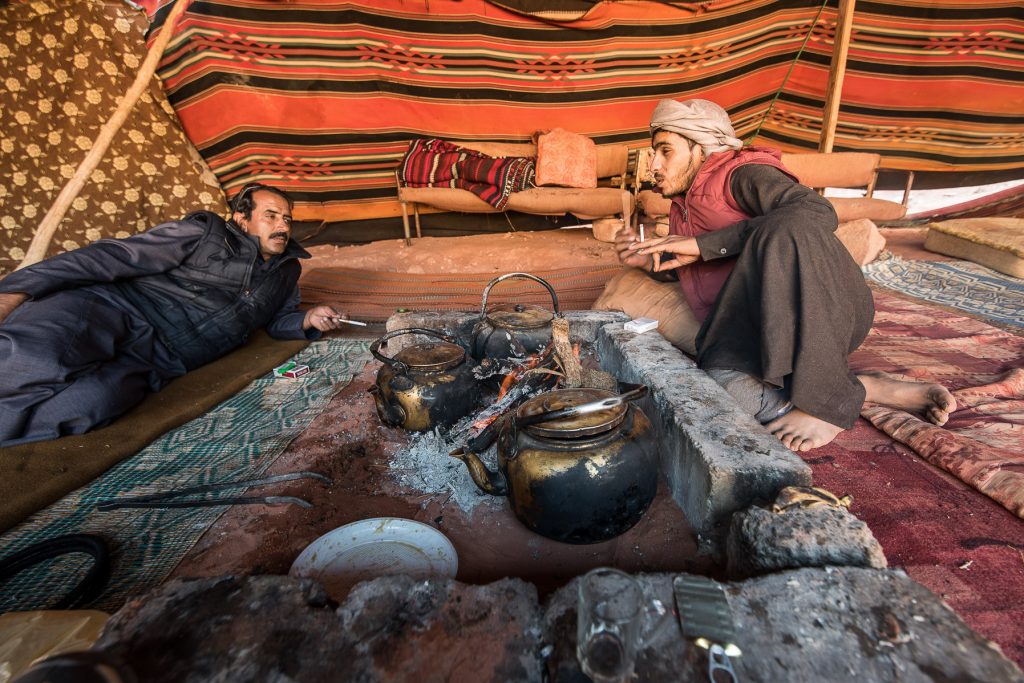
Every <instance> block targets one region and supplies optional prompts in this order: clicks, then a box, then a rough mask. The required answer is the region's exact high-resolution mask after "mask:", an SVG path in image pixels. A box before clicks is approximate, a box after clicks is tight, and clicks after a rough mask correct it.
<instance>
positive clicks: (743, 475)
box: [597, 323, 811, 552]
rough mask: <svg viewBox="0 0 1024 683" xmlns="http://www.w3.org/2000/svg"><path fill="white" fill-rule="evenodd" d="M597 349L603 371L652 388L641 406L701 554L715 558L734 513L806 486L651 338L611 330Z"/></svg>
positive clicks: (764, 440) (779, 451)
mask: <svg viewBox="0 0 1024 683" xmlns="http://www.w3.org/2000/svg"><path fill="white" fill-rule="evenodd" d="M597 346H598V356H599V357H600V359H601V364H602V366H604V369H605V370H608V371H609V372H614V374H616V375H617V376H618V377H619V379H620V380H622V381H625V382H636V383H642V384H646V385H647V386H648V387H650V389H651V392H650V394H649V395H648V396H647V398H646V399H644V401H642V402H641V403H640V406H641V407H642V408H643V410H644V412H645V413H646V414H647V416H648V417H649V418H650V419H651V421H652V423H653V424H654V428H655V430H656V432H657V435H658V440H659V442H660V443H661V447H662V450H661V456H660V457H661V470H662V472H663V473H664V474H665V476H666V478H667V479H668V482H669V486H670V487H671V489H672V497H673V499H674V500H675V501H676V503H677V504H678V505H679V506H680V507H681V508H682V509H683V511H684V512H685V514H686V517H687V519H688V520H689V522H690V524H691V525H692V526H693V528H694V529H695V530H696V531H697V533H698V535H699V537H698V540H699V542H700V544H701V546H702V547H704V548H705V549H707V550H709V551H713V552H718V551H721V549H722V545H723V543H724V540H725V534H726V533H727V530H728V525H729V518H730V516H731V515H732V514H733V513H734V512H736V511H739V510H742V509H744V508H746V507H748V506H750V505H751V504H753V503H759V502H768V501H771V500H774V499H775V496H776V494H777V493H778V492H779V490H780V489H781V488H783V487H785V486H806V485H809V484H810V483H811V468H810V466H808V465H807V464H806V463H805V462H804V461H803V460H801V459H800V457H799V456H797V455H796V454H795V453H793V452H792V451H790V450H789V449H787V448H785V447H784V446H783V445H782V443H781V442H780V441H779V440H778V439H777V438H775V437H774V436H772V435H771V434H769V433H768V431H767V430H765V429H764V427H762V426H761V425H760V424H758V423H757V421H756V420H754V418H752V417H751V416H750V415H747V414H746V413H744V412H743V411H742V410H740V409H739V407H738V406H737V405H736V403H735V401H734V400H733V398H732V397H731V396H729V394H728V393H726V391H725V390H724V389H722V388H721V387H720V386H719V385H718V384H717V383H716V382H715V381H714V380H713V379H711V378H710V377H709V376H708V375H707V373H705V372H704V371H703V370H700V369H699V368H697V365H696V363H694V362H693V361H692V360H691V359H690V358H689V357H687V356H686V355H684V354H683V353H682V352H680V351H679V350H678V349H676V348H675V347H674V346H672V345H671V344H670V343H669V342H668V341H666V340H665V338H664V337H662V336H661V335H660V334H658V333H657V332H644V333H641V334H637V333H634V332H627V331H626V330H625V329H623V325H622V323H609V324H607V325H604V326H603V327H602V328H601V332H600V334H599V336H598V344H597Z"/></svg>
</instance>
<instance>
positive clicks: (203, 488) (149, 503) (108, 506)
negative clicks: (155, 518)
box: [96, 471, 333, 511]
mask: <svg viewBox="0 0 1024 683" xmlns="http://www.w3.org/2000/svg"><path fill="white" fill-rule="evenodd" d="M296 479H316V480H317V481H320V482H323V483H324V484H327V485H328V486H329V485H331V484H332V483H333V482H332V481H331V479H330V478H329V477H325V476H324V475H322V474H318V473H316V472H306V471H303V472H288V473H286V474H275V475H272V476H269V477H262V478H259V479H241V480H239V481H222V482H218V483H216V484H201V485H199V486H189V487H187V488H183V489H172V490H170V491H161V492H159V493H148V494H144V495H141V496H128V497H124V498H109V499H106V500H100V501H97V503H96V509H97V510H101V511H105V510H117V509H118V508H124V507H188V506H196V505H200V506H201V505H223V504H225V503H224V502H222V501H228V502H230V501H239V500H242V499H239V498H221V499H217V500H214V499H207V500H210V501H211V502H210V503H201V502H197V501H194V500H192V501H179V502H178V503H176V504H174V505H167V504H163V505H157V504H156V503H159V502H161V501H167V500H170V499H174V498H181V497H183V496H189V495H194V494H196V493H207V492H210V491H221V490H223V489H233V488H251V487H254V486H266V485H267V484H277V483H280V482H282V481H294V480H296ZM244 500H245V502H249V501H250V500H264V498H259V499H256V498H252V499H244ZM295 500H301V501H302V503H306V501H304V500H302V499H301V498H296V499H295ZM289 502H294V501H289ZM181 503H187V505H183V504H181ZM306 505H308V503H307V504H306ZM304 507H305V506H304Z"/></svg>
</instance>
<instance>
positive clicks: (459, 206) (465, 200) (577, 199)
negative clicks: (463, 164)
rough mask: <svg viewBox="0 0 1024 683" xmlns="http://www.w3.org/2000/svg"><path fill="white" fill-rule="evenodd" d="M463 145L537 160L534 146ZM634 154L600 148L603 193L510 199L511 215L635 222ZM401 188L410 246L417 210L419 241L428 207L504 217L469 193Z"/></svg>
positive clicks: (536, 193)
mask: <svg viewBox="0 0 1024 683" xmlns="http://www.w3.org/2000/svg"><path fill="white" fill-rule="evenodd" d="M459 145H461V146H462V147H466V148H468V149H473V150H476V151H478V152H482V153H484V154H487V155H488V156H493V157H511V156H515V157H536V156H537V146H536V145H534V144H529V143H524V144H511V143H491V142H477V143H463V142H460V143H459ZM628 160H629V149H628V148H627V147H626V146H625V145H598V146H597V178H598V184H599V185H604V186H602V187H596V188H589V189H580V188H574V187H534V188H530V189H529V190H524V191H522V192H513V193H512V194H511V195H509V200H508V204H507V205H506V207H505V210H506V211H520V212H522V213H529V214H537V215H543V216H561V215H563V214H566V213H571V214H573V215H574V216H577V217H578V218H582V219H585V220H588V219H594V218H602V217H605V216H613V215H621V216H623V217H627V218H628V216H630V215H631V214H632V213H633V206H634V203H633V202H634V197H633V194H632V193H631V192H630V191H628V190H627V189H626V180H625V179H626V164H627V162H628ZM395 180H396V184H397V186H398V201H399V203H400V204H401V207H402V227H403V228H404V229H405V241H406V244H411V243H412V242H411V239H410V238H411V230H410V226H409V208H410V207H411V208H412V214H413V219H414V221H415V225H416V236H417V237H420V236H421V229H420V207H421V206H427V207H431V208H434V209H440V210H443V211H459V212H463V213H500V212H501V210H500V209H496V208H494V207H493V206H491V205H490V204H488V203H487V202H485V201H484V200H482V199H480V197H478V196H476V195H475V194H473V193H472V192H470V191H469V190H463V189H460V188H450V187H404V186H402V184H401V181H400V180H399V179H398V174H397V173H396V174H395Z"/></svg>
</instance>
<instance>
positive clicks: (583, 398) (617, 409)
mask: <svg viewBox="0 0 1024 683" xmlns="http://www.w3.org/2000/svg"><path fill="white" fill-rule="evenodd" d="M616 396H617V394H615V393H613V392H611V391H606V390H604V389H586V388H583V389H556V390H554V391H547V392H544V393H543V394H540V395H538V396H534V397H533V398H531V399H529V400H528V401H526V402H525V403H523V404H522V405H521V406H519V408H518V410H516V417H518V418H526V417H533V416H536V415H541V414H542V413H550V412H554V411H556V410H563V409H565V408H573V407H575V406H580V405H583V404H585V403H593V402H595V401H602V400H604V399H607V398H614V397H616ZM628 410H629V404H628V403H620V404H618V405H615V406H613V407H611V408H605V409H602V410H598V411H595V412H591V413H586V414H584V415H575V416H572V417H561V418H555V419H552V420H547V421H544V422H539V421H538V422H534V423H533V424H529V425H527V426H525V427H523V429H525V430H526V431H527V432H529V433H531V434H533V435H534V436H544V437H548V438H552V439H573V438H577V437H581V436H594V435H596V434H603V433H604V432H607V431H609V430H611V429H614V428H615V427H618V426H619V425H620V424H621V423H622V421H623V420H624V419H625V418H626V412H627V411H628Z"/></svg>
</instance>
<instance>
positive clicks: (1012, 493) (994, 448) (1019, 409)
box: [861, 368, 1024, 518]
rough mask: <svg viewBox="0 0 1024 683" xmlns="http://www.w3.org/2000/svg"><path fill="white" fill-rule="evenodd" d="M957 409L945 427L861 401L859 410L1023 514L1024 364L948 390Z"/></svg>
mask: <svg viewBox="0 0 1024 683" xmlns="http://www.w3.org/2000/svg"><path fill="white" fill-rule="evenodd" d="M953 395H954V396H955V397H956V402H957V411H956V412H955V413H953V415H952V416H951V417H950V420H949V423H947V425H946V426H945V427H937V426H935V425H933V424H931V423H930V422H924V421H922V420H920V419H919V418H917V417H915V416H914V415H911V414H910V413H906V412H903V411H902V410H897V409H895V408H887V407H885V406H879V405H870V404H867V405H865V407H864V409H863V410H862V411H861V415H862V416H863V417H865V418H867V419H868V420H869V421H870V422H871V423H872V424H873V425H875V426H876V427H877V428H878V429H880V430H882V431H883V432H885V433H886V434H888V435H889V436H891V437H892V438H893V439H895V440H897V441H899V442H900V443H903V444H906V445H907V446H909V447H910V448H911V449H913V451H914V452H915V453H917V454H918V455H920V456H921V457H922V458H924V459H925V460H927V461H928V462H930V463H931V464H933V465H935V466H936V467H940V468H942V469H944V470H946V471H947V472H949V473H950V474H952V475H953V476H955V477H957V478H958V479H960V480H962V481H964V482H966V483H968V484H970V485H971V486H973V487H974V488H976V489H978V490H979V491H981V492H982V493H984V494H985V495H987V496H989V497H990V498H992V499H993V500H995V501H997V502H998V503H999V504H1001V505H1002V506H1003V507H1005V508H1006V509H1007V510H1009V511H1010V512H1012V513H1013V514H1015V515H1017V516H1018V517H1021V518H1024V453H1022V451H1021V445H1022V441H1021V439H1022V436H1024V433H1022V432H1024V429H1022V427H1024V369H1021V368H1013V369H1011V370H1009V371H1008V372H1006V373H1005V374H1004V375H1003V376H1002V377H1000V378H998V379H997V380H996V381H995V382H991V383H989V384H986V385H983V386H980V387H967V388H964V389H959V390H956V391H954V392H953Z"/></svg>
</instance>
